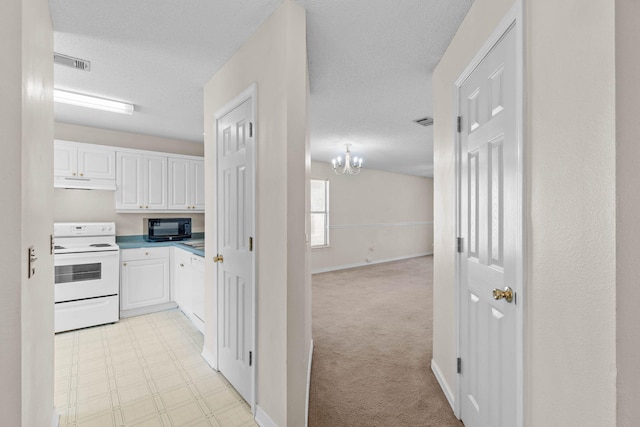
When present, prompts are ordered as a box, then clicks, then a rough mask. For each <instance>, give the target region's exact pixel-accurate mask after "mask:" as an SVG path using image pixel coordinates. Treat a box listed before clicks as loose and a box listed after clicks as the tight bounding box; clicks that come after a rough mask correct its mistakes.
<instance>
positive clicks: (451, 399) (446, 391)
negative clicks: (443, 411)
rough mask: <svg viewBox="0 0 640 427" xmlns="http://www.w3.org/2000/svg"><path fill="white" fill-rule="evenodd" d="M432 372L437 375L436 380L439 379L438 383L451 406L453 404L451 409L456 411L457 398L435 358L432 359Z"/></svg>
mask: <svg viewBox="0 0 640 427" xmlns="http://www.w3.org/2000/svg"><path fill="white" fill-rule="evenodd" d="M431 372H433V375H435V377H436V380H438V384H440V388H441V389H442V392H443V393H444V397H446V398H447V401H448V402H449V406H451V409H452V410H453V411H455V400H456V399H455V397H454V396H453V392H452V391H451V388H449V384H447V382H446V381H445V379H444V375H442V371H440V368H439V367H438V364H437V363H436V361H435V360H433V359H431Z"/></svg>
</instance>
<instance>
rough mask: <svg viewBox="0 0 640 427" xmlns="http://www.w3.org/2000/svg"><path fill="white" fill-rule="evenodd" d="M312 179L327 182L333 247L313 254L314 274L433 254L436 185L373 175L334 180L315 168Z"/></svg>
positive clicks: (322, 167) (325, 168) (324, 167)
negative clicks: (369, 263) (434, 194)
mask: <svg viewBox="0 0 640 427" xmlns="http://www.w3.org/2000/svg"><path fill="white" fill-rule="evenodd" d="M311 178H313V179H323V180H329V224H330V225H329V244H330V246H329V247H328V248H317V249H312V252H311V268H312V271H313V272H320V271H329V270H336V269H340V268H348V267H353V266H357V265H365V264H367V263H368V261H367V259H369V260H370V262H372V263H375V262H383V261H389V260H394V259H402V258H410V257H413V256H419V255H425V254H430V253H432V252H433V180H432V179H430V178H423V177H418V176H410V175H401V174H397V173H390V172H383V171H377V170H371V169H364V168H363V169H362V170H361V172H360V174H359V175H350V176H344V175H336V174H335V173H334V172H333V168H332V167H331V165H330V164H328V163H321V162H312V163H311Z"/></svg>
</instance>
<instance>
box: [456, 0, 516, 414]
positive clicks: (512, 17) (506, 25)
mask: <svg viewBox="0 0 640 427" xmlns="http://www.w3.org/2000/svg"><path fill="white" fill-rule="evenodd" d="M523 3H524V0H516V1H515V4H514V5H513V7H512V8H511V9H510V10H509V12H507V14H506V15H505V17H504V18H503V19H502V20H501V21H500V23H499V24H498V25H497V26H496V28H495V29H494V30H493V31H492V33H491V35H490V36H489V37H488V38H487V40H486V41H485V42H484V43H483V45H482V47H481V48H480V49H479V50H478V52H477V53H476V54H475V56H474V57H473V59H472V60H471V61H470V62H469V64H468V65H467V66H466V67H465V69H464V71H463V72H462V73H461V74H460V76H459V77H458V78H457V79H456V81H455V83H454V88H453V97H454V99H453V105H454V113H455V114H454V117H453V123H452V128H453V129H454V134H455V187H456V190H455V191H456V197H455V217H456V226H455V236H453V238H454V241H456V239H457V238H458V237H459V236H461V235H462V234H461V232H462V230H461V227H460V225H461V220H462V217H461V204H460V197H461V194H462V193H461V191H462V188H461V185H462V182H461V181H462V179H461V172H462V170H461V160H462V157H461V156H462V153H461V134H460V133H459V132H457V127H458V123H457V117H458V116H460V115H462V114H461V113H462V111H461V105H460V89H461V88H462V85H463V83H464V82H465V81H466V80H467V78H468V77H469V76H470V75H471V73H472V72H473V71H474V70H475V69H476V68H477V67H478V65H479V64H480V63H481V62H482V60H483V59H484V58H485V57H486V56H487V55H488V54H489V52H490V51H491V50H492V49H493V47H494V46H495V45H496V44H497V43H498V42H499V41H500V40H501V39H502V37H503V36H504V35H505V33H506V32H507V31H508V30H509V29H511V28H512V27H513V30H514V31H515V32H516V136H517V138H518V141H517V152H518V155H517V158H518V160H517V162H518V164H517V168H518V172H517V179H518V183H517V191H518V195H517V200H516V204H517V209H518V214H517V216H518V219H517V223H518V229H517V231H516V242H517V243H516V280H517V283H514V286H512V287H513V289H514V290H515V292H516V295H517V301H518V302H517V303H518V305H519V306H520V309H519V310H516V331H517V333H518V337H517V341H516V376H517V378H516V393H517V396H516V404H517V406H518V407H517V408H516V426H515V427H522V426H523V425H524V380H525V378H524V333H525V324H526V323H525V322H526V302H527V299H526V298H527V294H526V286H525V285H526V281H525V277H526V276H525V275H526V263H525V259H526V235H525V229H524V225H525V221H524V212H525V199H524V192H525V188H526V187H525V186H526V182H525V169H524V168H525V162H524V155H525V151H524V125H525V115H524V101H525V98H524V31H523V26H524V5H523ZM455 255H456V256H455V299H456V307H455V308H456V311H455V318H456V325H455V334H456V357H460V355H461V347H462V339H463V338H464V337H462V334H461V324H462V323H461V322H462V320H463V317H462V316H463V315H464V313H462V307H463V305H462V297H463V295H464V293H463V292H462V291H463V289H462V286H463V284H462V283H461V277H460V276H461V275H460V269H461V255H462V254H461V253H459V252H457V251H456V254H455ZM461 402H462V381H461V378H460V374H456V397H455V401H454V408H453V410H454V413H455V415H456V416H457V417H458V419H459V418H460V416H461V413H460V412H461Z"/></svg>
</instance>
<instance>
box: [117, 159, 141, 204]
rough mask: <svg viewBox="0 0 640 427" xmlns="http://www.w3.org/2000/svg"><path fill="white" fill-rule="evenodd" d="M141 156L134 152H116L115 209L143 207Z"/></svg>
mask: <svg viewBox="0 0 640 427" xmlns="http://www.w3.org/2000/svg"><path fill="white" fill-rule="evenodd" d="M142 157H143V156H142V155H140V154H134V153H122V152H118V153H117V154H116V159H117V161H116V163H117V164H118V168H117V179H116V183H117V189H116V209H135V210H141V209H144V200H143V179H142V172H143V170H142V166H143V163H142Z"/></svg>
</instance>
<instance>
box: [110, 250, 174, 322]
mask: <svg viewBox="0 0 640 427" xmlns="http://www.w3.org/2000/svg"><path fill="white" fill-rule="evenodd" d="M170 249H171V248H170V247H160V248H136V249H123V250H122V251H121V253H120V255H121V258H120V260H121V263H120V312H121V316H122V317H127V310H133V311H131V312H129V314H130V315H136V314H143V313H145V312H152V311H156V310H155V309H153V308H154V307H155V308H160V309H164V308H168V307H166V306H161V307H158V305H162V304H167V303H170V302H171V295H170V292H169V290H170V278H171V276H170V274H169V265H170V255H171V254H170ZM149 308H150V309H149Z"/></svg>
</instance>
